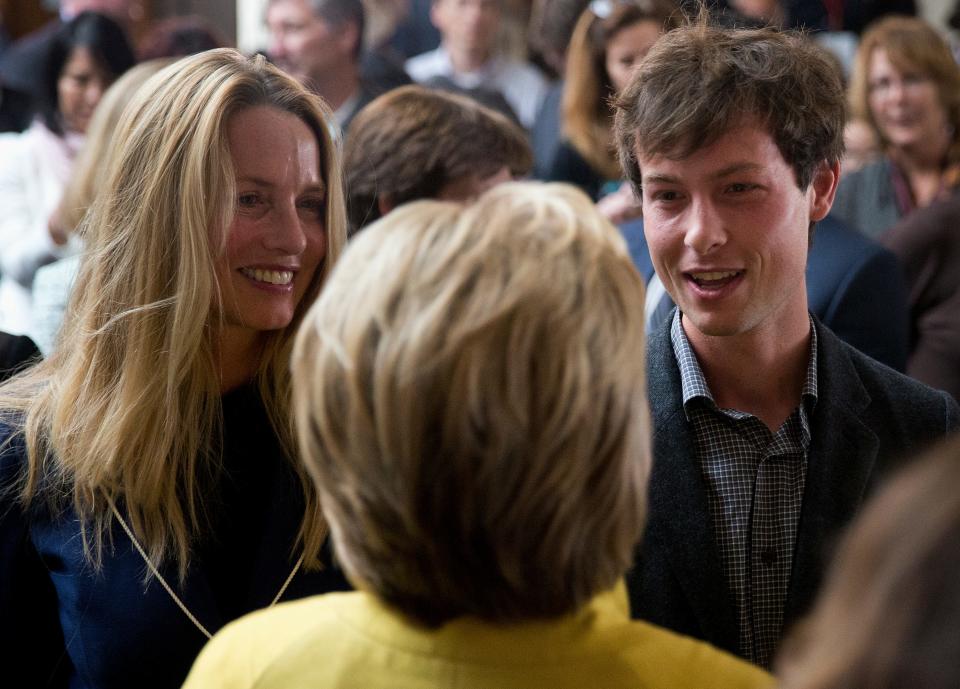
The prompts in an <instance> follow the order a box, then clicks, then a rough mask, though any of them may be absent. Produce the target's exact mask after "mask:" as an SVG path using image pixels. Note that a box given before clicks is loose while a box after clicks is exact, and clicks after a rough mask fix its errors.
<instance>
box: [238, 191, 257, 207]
mask: <svg viewBox="0 0 960 689" xmlns="http://www.w3.org/2000/svg"><path fill="white" fill-rule="evenodd" d="M259 202H260V196H259V194H240V196H238V197H237V203H238V204H239V205H240V207H241V208H250V207H252V206H256V205H257V204H258V203H259Z"/></svg>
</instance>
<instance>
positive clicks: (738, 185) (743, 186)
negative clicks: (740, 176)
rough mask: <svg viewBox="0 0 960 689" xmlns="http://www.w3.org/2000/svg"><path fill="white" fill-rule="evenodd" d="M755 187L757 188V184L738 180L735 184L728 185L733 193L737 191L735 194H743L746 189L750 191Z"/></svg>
mask: <svg viewBox="0 0 960 689" xmlns="http://www.w3.org/2000/svg"><path fill="white" fill-rule="evenodd" d="M754 188H755V186H754V185H753V184H745V183H743V182H736V183H734V184H731V185H730V186H729V187H728V189H729V190H730V191H732V192H733V193H735V194H742V193H744V192H746V191H750V190H751V189H754Z"/></svg>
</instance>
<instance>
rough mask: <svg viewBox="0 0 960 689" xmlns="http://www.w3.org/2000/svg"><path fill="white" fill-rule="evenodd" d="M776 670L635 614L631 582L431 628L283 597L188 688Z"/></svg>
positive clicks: (378, 606) (468, 686) (679, 683)
mask: <svg viewBox="0 0 960 689" xmlns="http://www.w3.org/2000/svg"><path fill="white" fill-rule="evenodd" d="M772 685H773V680H772V678H771V677H770V676H769V675H768V674H766V673H765V672H763V671H762V670H760V669H759V668H756V667H754V666H752V665H750V664H748V663H746V662H744V661H742V660H739V659H738V658H735V657H733V656H731V655H728V654H727V653H724V652H721V651H719V650H717V649H715V648H713V647H712V646H709V645H707V644H705V643H703V642H700V641H696V640H694V639H690V638H687V637H683V636H679V635H677V634H674V633H673V632H669V631H667V630H665V629H661V628H660V627H656V626H653V625H651V624H648V623H646V622H639V621H634V620H630V618H629V615H628V610H627V601H626V594H625V590H624V588H623V586H622V585H621V586H618V587H617V588H616V589H614V590H613V591H610V592H608V593H606V594H603V595H600V596H597V597H596V598H595V599H594V600H593V601H591V603H590V604H589V605H587V606H586V607H585V608H583V609H582V610H580V611H579V612H577V613H574V614H572V615H569V616H566V617H563V618H560V619H557V620H552V621H546V622H529V623H523V624H519V625H512V626H496V625H491V624H487V623H485V622H480V621H478V620H475V619H468V618H462V619H458V620H454V621H452V622H449V623H448V624H446V625H444V626H443V627H441V628H440V629H435V630H429V629H424V628H421V627H418V626H416V625H414V624H412V623H411V622H409V621H408V620H407V619H406V618H404V617H403V616H401V615H400V614H398V613H397V612H395V611H393V610H392V609H390V608H388V607H386V606H385V605H384V604H383V603H381V602H380V601H379V600H378V599H377V598H376V597H375V596H372V595H370V594H368V593H362V592H353V593H332V594H327V595H324V596H315V597H313V598H307V599H303V600H299V601H293V602H290V603H284V604H282V605H278V606H277V607H275V608H272V609H270V610H263V611H260V612H256V613H253V614H252V615H248V616H247V617H244V618H242V619H240V620H237V621H236V622H234V623H232V624H230V625H228V626H227V627H225V628H224V629H223V630H222V631H221V632H220V633H219V634H217V635H216V636H215V637H214V639H213V640H212V641H211V642H210V643H209V644H207V646H206V648H204V650H203V652H202V653H201V654H200V656H199V658H198V659H197V662H196V663H195V664H194V666H193V670H192V671H191V672H190V676H189V677H188V678H187V682H186V684H185V685H184V689H219V688H223V689H227V688H229V689H240V688H241V687H243V688H246V687H251V688H252V687H257V689H307V688H308V687H309V688H310V689H334V688H340V687H343V688H346V687H349V688H351V689H354V688H356V689H380V688H381V687H382V688H384V689H387V688H389V689H453V688H456V689H487V688H489V689H521V688H523V689H531V688H533V687H543V688H544V689H601V688H603V689H620V688H621V687H622V688H623V689H759V688H764V689H766V688H767V687H771V686H772Z"/></svg>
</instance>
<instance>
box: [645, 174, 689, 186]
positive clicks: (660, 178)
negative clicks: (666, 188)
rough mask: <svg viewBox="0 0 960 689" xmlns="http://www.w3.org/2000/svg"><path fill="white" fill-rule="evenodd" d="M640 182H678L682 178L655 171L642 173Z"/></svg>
mask: <svg viewBox="0 0 960 689" xmlns="http://www.w3.org/2000/svg"><path fill="white" fill-rule="evenodd" d="M640 182H641V183H642V184H677V183H679V182H680V178H679V177H674V176H673V175H661V174H658V173H654V174H652V175H641V176H640Z"/></svg>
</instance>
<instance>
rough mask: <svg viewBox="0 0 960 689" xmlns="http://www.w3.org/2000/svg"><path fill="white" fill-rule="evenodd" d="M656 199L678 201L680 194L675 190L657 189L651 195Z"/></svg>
mask: <svg viewBox="0 0 960 689" xmlns="http://www.w3.org/2000/svg"><path fill="white" fill-rule="evenodd" d="M651 196H652V198H653V200H654V201H666V202H669V201H676V200H677V199H678V198H680V194H678V193H677V192H675V191H655V192H653V194H652V195H651Z"/></svg>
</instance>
